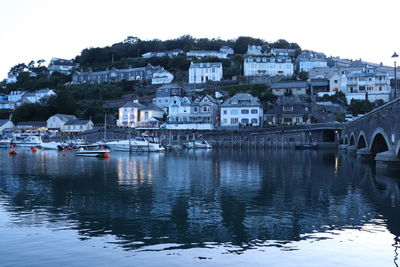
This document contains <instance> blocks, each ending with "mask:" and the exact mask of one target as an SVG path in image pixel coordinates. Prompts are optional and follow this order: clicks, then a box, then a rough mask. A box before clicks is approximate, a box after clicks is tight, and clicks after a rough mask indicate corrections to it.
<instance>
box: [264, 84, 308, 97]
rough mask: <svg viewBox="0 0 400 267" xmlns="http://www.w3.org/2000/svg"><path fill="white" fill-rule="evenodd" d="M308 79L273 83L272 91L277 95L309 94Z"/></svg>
mask: <svg viewBox="0 0 400 267" xmlns="http://www.w3.org/2000/svg"><path fill="white" fill-rule="evenodd" d="M307 88H308V83H307V82H306V81H289V82H279V83H274V84H272V85H271V89H272V93H273V94H274V95H276V96H291V95H294V96H296V95H297V96H301V95H306V94H307Z"/></svg>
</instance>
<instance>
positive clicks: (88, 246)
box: [0, 150, 400, 267]
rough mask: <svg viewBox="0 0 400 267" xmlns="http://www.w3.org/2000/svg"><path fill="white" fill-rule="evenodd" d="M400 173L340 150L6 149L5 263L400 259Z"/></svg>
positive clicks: (384, 262)
mask: <svg viewBox="0 0 400 267" xmlns="http://www.w3.org/2000/svg"><path fill="white" fill-rule="evenodd" d="M399 185H400V175H399V174H398V173H387V172H384V171H380V170H375V169H374V168H372V165H371V164H368V163H362V162H359V161H357V160H356V159H355V158H354V157H351V156H348V155H346V154H343V153H339V152H336V151H318V152H316V151H290V150H286V151H280V150H278V151H274V150H265V151H239V150H215V151H196V152H176V153H168V154H132V155H131V156H129V155H128V154H123V153H121V154H119V153H113V154H112V155H111V158H110V159H109V160H103V159H96V158H79V157H74V156H73V155H72V154H70V153H58V152H46V151H39V152H37V153H36V154H32V153H31V152H29V151H25V152H22V151H20V152H19V153H18V155H17V156H16V157H10V156H9V155H8V154H7V151H0V266H57V265H59V266H88V265H91V266H139V264H140V265H142V266H188V265H199V266H226V265H228V264H229V265H230V266H232V267H236V266H398V264H399V262H400V260H398V251H399V249H398V248H399V246H400V242H399V240H400V239H399V235H400V195H399Z"/></svg>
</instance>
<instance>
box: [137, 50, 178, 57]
mask: <svg viewBox="0 0 400 267" xmlns="http://www.w3.org/2000/svg"><path fill="white" fill-rule="evenodd" d="M181 53H183V51H182V50H181V49H173V50H170V51H158V52H147V53H144V54H143V55H142V57H143V58H152V57H165V56H167V57H176V56H178V55H179V54H181Z"/></svg>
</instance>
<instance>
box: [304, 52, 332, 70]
mask: <svg viewBox="0 0 400 267" xmlns="http://www.w3.org/2000/svg"><path fill="white" fill-rule="evenodd" d="M297 65H298V70H299V71H305V72H309V71H310V70H312V69H314V68H323V67H327V66H328V61H327V59H326V56H325V54H323V53H318V52H314V51H303V52H301V54H300V55H299V56H298V57H297Z"/></svg>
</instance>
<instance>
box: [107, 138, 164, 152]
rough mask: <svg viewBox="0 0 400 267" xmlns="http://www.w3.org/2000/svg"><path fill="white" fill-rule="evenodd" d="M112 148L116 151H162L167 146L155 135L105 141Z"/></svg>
mask: <svg viewBox="0 0 400 267" xmlns="http://www.w3.org/2000/svg"><path fill="white" fill-rule="evenodd" d="M104 144H105V145H107V146H109V147H110V149H111V150H115V151H134V152H162V151H164V150H165V148H164V147H163V146H162V145H161V143H160V141H159V140H158V138H157V137H155V136H148V135H142V136H136V137H134V138H132V139H130V140H129V139H128V140H117V141H110V142H105V143H104Z"/></svg>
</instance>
